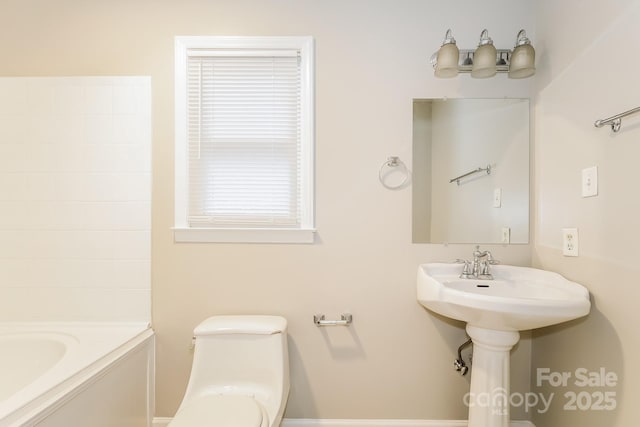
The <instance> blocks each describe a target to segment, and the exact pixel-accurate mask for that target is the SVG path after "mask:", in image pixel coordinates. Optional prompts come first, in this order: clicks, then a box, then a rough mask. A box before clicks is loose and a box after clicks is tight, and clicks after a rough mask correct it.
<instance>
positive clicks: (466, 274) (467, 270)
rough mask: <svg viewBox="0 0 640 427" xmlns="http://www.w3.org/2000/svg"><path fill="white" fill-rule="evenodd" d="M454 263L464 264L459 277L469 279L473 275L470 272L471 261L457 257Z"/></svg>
mask: <svg viewBox="0 0 640 427" xmlns="http://www.w3.org/2000/svg"><path fill="white" fill-rule="evenodd" d="M454 262H455V263H456V264H464V267H462V273H460V278H461V279H470V278H472V277H473V273H472V272H471V262H470V261H467V260H466V259H457V260H455V261H454Z"/></svg>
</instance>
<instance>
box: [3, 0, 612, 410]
mask: <svg viewBox="0 0 640 427" xmlns="http://www.w3.org/2000/svg"><path fill="white" fill-rule="evenodd" d="M461 10H464V13H461ZM448 27H451V28H452V29H453V30H454V35H455V36H456V38H457V39H458V42H459V44H460V46H461V47H463V48H464V47H468V48H471V47H473V46H475V45H476V43H477V40H478V36H479V33H480V31H481V30H482V29H483V28H485V27H486V28H488V29H489V30H490V34H491V35H492V36H493V38H494V40H495V42H496V45H497V46H499V47H509V46H512V44H513V41H514V37H515V35H516V33H517V31H518V30H519V29H520V28H521V27H524V28H527V29H531V30H533V13H532V6H531V2H529V1H526V0H517V1H514V0H491V1H489V2H488V3H487V2H482V3H481V2H476V1H472V0H465V1H462V0H459V1H449V2H441V1H435V0H433V1H431V0H430V1H425V0H402V1H397V0H376V1H372V0H349V1H345V0H323V1H312V0H272V1H262V0H219V1H212V0H209V1H205V0H187V1H168V0H156V1H151V0H136V1H131V0H111V1H97V0H96V1H94V0H87V1H82V2H79V1H72V0H55V1H51V0H3V1H2V2H0V37H1V38H2V40H3V42H2V43H0V55H1V57H2V58H3V60H2V61H0V75H4V76H7V75H150V76H151V77H152V98H153V106H152V111H153V205H152V216H153V223H152V242H153V243H152V245H153V248H152V265H153V271H152V286H153V288H152V295H153V296H152V298H153V324H154V328H155V329H156V331H157V333H158V336H157V338H158V340H157V344H158V345H157V409H158V411H157V414H158V415H159V416H171V415H172V414H173V413H174V411H175V409H176V408H177V406H178V404H179V402H180V399H181V396H182V393H183V391H184V387H185V385H186V381H187V377H188V373H189V369H190V364H191V353H190V351H189V349H188V347H189V343H190V340H191V331H192V328H193V327H194V325H196V324H197V323H198V322H199V321H201V320H202V319H203V318H205V317H207V316H209V315H212V314H220V313H277V314H281V315H284V316H285V317H287V318H288V319H289V322H290V343H291V345H290V351H291V365H292V366H291V369H292V390H291V397H290V399H289V405H288V409H287V412H286V414H285V416H287V417H290V418H295V417H307V418H422V419H461V418H465V417H466V408H465V407H464V405H463V404H462V396H463V394H464V393H465V392H466V391H467V390H468V378H462V377H460V376H458V375H457V374H456V373H455V372H454V370H453V368H452V366H451V365H452V360H453V357H454V353H455V349H456V348H457V346H458V345H459V344H460V343H462V342H463V340H464V339H465V333H464V330H463V329H462V327H461V325H460V324H458V323H449V322H447V321H444V320H443V319H441V318H438V317H436V316H434V315H432V314H430V313H428V312H427V311H425V310H424V309H422V308H421V307H420V306H419V305H418V304H417V303H416V298H415V274H416V268H417V265H418V264H419V263H422V262H428V261H437V260H451V259H454V258H458V257H469V255H470V254H471V250H472V246H471V245H450V246H442V245H413V244H411V191H410V190H409V189H405V190H403V191H388V190H386V189H384V188H383V187H382V186H381V185H380V184H379V182H378V178H377V173H378V169H379V168H380V165H381V164H382V163H383V162H384V161H385V160H386V158H387V157H388V156H391V155H397V156H400V158H401V159H402V160H403V161H405V163H406V164H407V165H410V164H411V138H412V135H411V133H412V126H411V119H412V99H413V98H433V97H442V96H448V97H460V96H470V97H502V96H510V97H528V96H529V95H530V94H531V92H530V91H531V90H532V87H531V86H532V81H531V80H526V81H513V80H508V79H507V78H506V76H504V75H500V76H498V77H496V78H493V79H488V80H482V81H480V80H472V79H470V78H469V76H461V77H460V78H457V79H451V80H436V79H435V78H434V77H433V73H432V70H431V68H430V65H429V63H428V58H429V56H430V55H431V54H432V52H433V51H435V50H436V49H437V48H438V45H439V44H440V42H441V40H442V38H443V36H444V32H445V30H446V29H447V28H448ZM530 33H531V35H532V36H533V35H534V33H533V31H530ZM175 35H311V36H313V37H314V38H315V40H316V64H317V69H316V89H317V100H316V106H317V114H316V120H317V131H316V136H317V147H316V165H317V172H316V178H317V180H316V187H317V198H316V200H317V227H318V230H319V233H318V242H317V243H316V244H315V245H303V246H297V245H280V246H275V245H240V244H237V245H222V244H219V245H206V244H174V243H173V236H172V232H171V227H172V222H173V82H172V78H173V37H174V36H175ZM534 40H535V39H534ZM611 107H612V108H610V109H606V110H611V109H612V110H617V109H618V107H619V106H618V105H612V106H611ZM620 107H621V106H620ZM597 114H606V111H604V109H603V110H602V111H601V110H598V112H597ZM589 119H591V117H589ZM585 126H586V128H588V126H589V121H587V123H586V125H585ZM598 135H599V136H600V137H602V138H606V131H601V133H600V134H598ZM578 225H580V224H578ZM491 249H492V250H493V251H494V253H495V255H496V258H498V259H500V260H502V261H504V262H508V263H513V264H520V265H522V264H528V263H529V259H530V248H529V246H527V245H523V246H517V247H503V246H494V247H491ZM345 311H349V312H351V313H352V314H353V316H354V324H353V326H352V327H350V328H349V329H346V328H335V329H331V330H329V329H322V330H321V329H318V328H316V327H315V325H314V324H313V323H312V316H313V314H314V313H325V314H326V315H327V316H329V317H330V318H333V317H337V316H339V314H340V313H341V312H345ZM529 348H530V342H529V341H528V340H524V341H522V342H521V344H520V347H519V349H518V350H517V351H516V353H515V355H514V362H513V381H514V389H515V390H519V391H525V390H527V389H528V382H529V375H528V371H529ZM515 416H516V418H522V417H523V416H524V414H522V413H519V412H516V413H515Z"/></svg>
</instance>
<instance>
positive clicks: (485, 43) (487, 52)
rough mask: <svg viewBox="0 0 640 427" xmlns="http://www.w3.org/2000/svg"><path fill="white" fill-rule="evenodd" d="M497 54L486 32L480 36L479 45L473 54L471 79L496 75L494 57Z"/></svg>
mask: <svg viewBox="0 0 640 427" xmlns="http://www.w3.org/2000/svg"><path fill="white" fill-rule="evenodd" d="M497 54H498V52H497V51H496V48H495V46H493V40H491V38H490V37H489V34H488V32H487V30H484V31H482V34H480V44H479V45H478V48H477V49H476V51H475V53H474V54H473V68H471V77H473V78H476V79H484V78H487V77H493V76H495V75H496V72H497V68H496V57H497Z"/></svg>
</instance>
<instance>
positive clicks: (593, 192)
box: [582, 166, 598, 197]
mask: <svg viewBox="0 0 640 427" xmlns="http://www.w3.org/2000/svg"><path fill="white" fill-rule="evenodd" d="M597 195H598V167H597V166H593V167H590V168H586V169H582V197H593V196H597Z"/></svg>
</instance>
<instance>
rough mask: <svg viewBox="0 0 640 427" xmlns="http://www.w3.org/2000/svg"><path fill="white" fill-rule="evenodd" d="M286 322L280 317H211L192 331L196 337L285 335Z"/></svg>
mask: <svg viewBox="0 0 640 427" xmlns="http://www.w3.org/2000/svg"><path fill="white" fill-rule="evenodd" d="M286 331H287V320H286V319H285V318H284V317H280V316H254V315H247V316H213V317H209V318H208V319H206V320H204V321H203V322H202V323H200V324H199V325H198V326H196V328H195V329H194V330H193V333H194V334H195V335H196V336H202V335H222V334H258V335H271V334H279V333H286Z"/></svg>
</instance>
